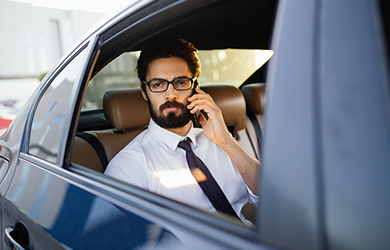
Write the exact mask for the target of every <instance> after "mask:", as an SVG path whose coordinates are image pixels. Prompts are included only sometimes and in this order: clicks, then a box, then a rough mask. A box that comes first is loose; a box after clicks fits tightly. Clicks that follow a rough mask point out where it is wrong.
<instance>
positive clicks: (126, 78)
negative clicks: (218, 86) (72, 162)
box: [82, 49, 273, 111]
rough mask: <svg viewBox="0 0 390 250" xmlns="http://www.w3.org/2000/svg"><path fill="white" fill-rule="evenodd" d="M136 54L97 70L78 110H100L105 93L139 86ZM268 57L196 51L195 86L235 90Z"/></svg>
mask: <svg viewBox="0 0 390 250" xmlns="http://www.w3.org/2000/svg"><path fill="white" fill-rule="evenodd" d="M139 55H140V52H139V51H135V52H126V53H123V54H122V55H120V56H119V57H118V58H116V59H115V60H114V61H112V62H111V63H109V64H108V65H107V66H106V67H105V68H104V69H103V70H101V71H100V72H99V74H97V75H96V76H95V77H94V78H93V79H92V80H91V82H90V83H89V86H88V89H87V94H86V97H85V99H84V104H83V107H82V111H86V110H96V109H102V99H103V95H104V93H105V92H106V91H107V90H113V89H124V88H135V87H139V79H138V76H137V73H136V67H137V60H138V57H139ZM272 55H273V51H271V50H248V49H247V50H244V49H221V50H200V51H199V52H198V56H199V59H200V61H201V71H202V73H201V77H200V78H199V83H200V85H201V86H202V85H204V84H208V83H228V84H232V85H234V86H236V87H238V86H240V85H241V84H242V83H243V82H244V81H245V80H246V79H247V78H248V77H249V76H250V75H251V74H252V73H253V72H254V71H256V70H257V69H258V68H260V67H261V66H262V65H263V64H264V63H266V62H267V61H268V60H269V59H270V58H271V56H272Z"/></svg>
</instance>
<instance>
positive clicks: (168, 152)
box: [105, 39, 260, 221]
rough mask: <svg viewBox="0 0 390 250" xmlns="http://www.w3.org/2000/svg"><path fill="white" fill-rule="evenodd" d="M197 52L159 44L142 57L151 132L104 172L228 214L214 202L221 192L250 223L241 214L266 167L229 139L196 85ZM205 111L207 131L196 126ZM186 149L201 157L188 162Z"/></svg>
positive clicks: (180, 44)
mask: <svg viewBox="0 0 390 250" xmlns="http://www.w3.org/2000/svg"><path fill="white" fill-rule="evenodd" d="M196 52H197V49H196V48H195V47H194V46H193V45H192V44H191V43H189V42H187V41H185V40H182V39H160V40H155V41H153V42H151V43H150V44H148V46H146V48H145V49H144V50H143V51H142V52H141V55H140V58H139V60H138V66H137V72H138V76H139V78H140V80H141V87H142V95H143V98H144V99H145V100H146V101H147V102H148V104H149V111H150V115H151V120H150V123H149V128H148V129H147V130H145V131H144V132H143V133H141V134H140V135H139V136H137V137H136V138H135V139H134V140H133V141H132V142H130V143H129V144H128V145H127V146H126V147H125V148H124V149H123V150H122V151H120V152H119V153H118V154H117V155H116V156H115V157H114V158H113V159H112V160H111V162H110V163H109V165H108V167H107V170H106V171H105V174H107V175H109V176H112V177H114V178H117V179H120V180H122V181H125V182H128V183H130V184H133V185H136V186H139V187H141V188H144V189H146V190H149V191H151V192H155V193H158V194H160V195H163V196H166V197H169V198H172V199H175V200H178V201H181V202H183V203H186V204H189V205H192V206H194V207H198V208H201V209H204V210H206V211H210V212H215V211H216V210H217V211H223V212H225V211H224V210H223V209H219V208H218V204H217V205H216V204H215V203H218V202H215V201H213V199H214V198H213V197H212V196H213V195H214V192H216V191H214V190H215V189H219V190H222V191H221V192H220V193H221V196H223V197H226V198H222V199H227V201H228V204H227V206H231V207H230V208H233V210H234V211H233V214H235V215H238V217H240V219H242V220H243V221H245V219H244V217H243V216H242V214H241V209H242V207H243V206H244V205H245V204H246V203H248V202H251V203H255V202H256V199H257V196H256V195H254V194H253V193H255V192H256V177H257V170H258V166H259V165H260V162H259V161H258V160H257V159H255V158H253V157H252V156H250V155H249V154H248V153H247V152H246V151H245V150H244V149H242V148H241V146H240V145H239V144H238V143H237V141H236V140H235V139H234V138H233V137H232V136H231V135H230V133H229V131H228V130H227V128H226V125H225V123H224V120H223V117H222V112H221V110H220V109H219V108H218V106H217V105H216V104H215V102H214V101H213V99H212V98H211V97H210V96H209V95H208V94H206V93H205V92H203V91H202V90H200V89H199V87H197V78H198V77H199V75H200V62H199V59H198V57H197V55H196ZM198 111H202V113H203V114H202V113H201V114H200V115H199V117H198V121H199V123H200V125H201V126H202V128H203V129H200V128H194V127H193V124H192V121H191V118H192V117H193V116H194V114H196V113H199V112H198ZM183 143H184V144H186V143H187V144H186V145H190V146H188V147H190V148H191V149H192V151H193V152H194V153H195V156H188V155H191V153H190V152H187V151H186V149H185V148H184V147H183V146H182V145H183ZM187 149H188V148H187ZM187 154H188V155H187ZM187 157H193V159H194V157H198V158H200V160H201V162H202V163H199V164H203V163H204V164H203V165H205V166H206V167H205V168H207V169H208V170H207V169H205V170H204V171H203V170H201V171H199V169H204V167H199V168H198V165H196V166H195V167H194V166H193V164H194V163H191V160H188V159H187ZM187 160H188V161H187ZM207 171H209V172H211V175H212V176H210V174H207V173H206V172H207ZM210 179H215V182H216V183H217V184H215V185H216V186H219V187H215V185H212V186H213V187H212V188H211V189H212V190H213V191H209V189H208V187H204V186H203V185H209V184H210V183H209V181H210ZM211 181H212V180H211ZM205 183H206V184H205ZM216 196H220V195H219V194H218V195H216ZM224 205H225V203H224Z"/></svg>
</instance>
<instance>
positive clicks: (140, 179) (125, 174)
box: [104, 148, 149, 190]
mask: <svg viewBox="0 0 390 250" xmlns="http://www.w3.org/2000/svg"><path fill="white" fill-rule="evenodd" d="M145 169H146V159H145V155H144V152H142V150H139V149H137V148H131V150H128V149H126V148H125V149H124V150H122V151H121V152H119V153H118V154H117V155H116V156H115V157H114V158H113V159H112V160H111V161H110V163H109V164H108V166H107V169H106V171H105V172H104V174H106V175H108V176H110V177H112V178H115V179H118V180H120V181H123V182H126V183H129V184H131V185H134V186H137V187H140V188H143V189H147V190H148V189H149V187H148V183H149V176H148V174H147V173H146V171H145Z"/></svg>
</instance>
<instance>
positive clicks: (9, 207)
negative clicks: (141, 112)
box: [4, 161, 180, 249]
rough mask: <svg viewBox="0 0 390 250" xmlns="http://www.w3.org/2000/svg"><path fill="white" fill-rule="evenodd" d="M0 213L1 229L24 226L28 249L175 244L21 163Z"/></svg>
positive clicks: (145, 224) (94, 198)
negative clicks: (18, 225) (1, 216)
mask: <svg viewBox="0 0 390 250" xmlns="http://www.w3.org/2000/svg"><path fill="white" fill-rule="evenodd" d="M4 209H5V213H4V215H5V216H4V227H5V228H8V227H15V225H16V224H17V222H22V223H24V224H25V225H26V228H27V231H28V236H29V239H30V242H31V246H32V247H34V249H41V248H44V249H63V248H64V247H66V248H72V249H113V248H115V249H121V248H125V249H132V248H135V247H141V246H153V245H158V244H161V243H162V242H164V244H166V243H167V242H169V244H173V245H177V244H179V245H180V243H179V241H178V240H177V239H176V238H175V237H174V236H173V235H172V234H171V233H169V232H168V231H166V230H164V229H162V228H161V227H160V226H159V225H156V224H153V223H151V222H149V221H147V220H145V219H143V218H141V217H139V216H137V215H135V214H133V213H131V212H129V211H126V210H123V209H121V208H120V207H118V206H116V205H114V204H112V203H110V202H108V201H106V200H104V199H102V198H100V197H98V196H95V195H93V194H91V193H89V192H87V191H85V190H83V189H81V188H79V187H77V186H75V185H72V184H70V183H68V182H67V181H66V180H64V179H63V178H61V177H59V176H58V175H53V174H51V173H49V172H48V171H46V170H44V169H42V168H38V167H36V166H34V165H32V164H30V163H27V162H25V161H21V162H20V164H19V166H18V167H17V169H16V172H15V176H14V179H13V182H12V183H11V185H10V188H9V191H8V192H7V194H6V199H5V206H4ZM6 245H7V244H6ZM7 247H8V248H6V249H11V248H10V245H9V244H8V246H7Z"/></svg>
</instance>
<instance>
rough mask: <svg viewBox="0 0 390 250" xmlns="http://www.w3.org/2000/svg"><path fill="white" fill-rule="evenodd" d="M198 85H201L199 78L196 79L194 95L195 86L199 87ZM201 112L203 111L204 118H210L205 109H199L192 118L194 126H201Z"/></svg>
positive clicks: (194, 92)
mask: <svg viewBox="0 0 390 250" xmlns="http://www.w3.org/2000/svg"><path fill="white" fill-rule="evenodd" d="M197 87H199V83H198V80H196V81H195V86H194V89H193V92H192V94H193V95H194V94H196V90H195V88H197ZM200 113H202V115H203V116H204V118H206V120H208V119H209V116H208V115H207V113H206V112H205V111H203V110H200V111H197V112H196V113H195V114H193V118H192V122H193V123H194V126H195V127H197V128H200V127H201V125H200V124H199V120H198V117H199V115H200Z"/></svg>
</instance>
